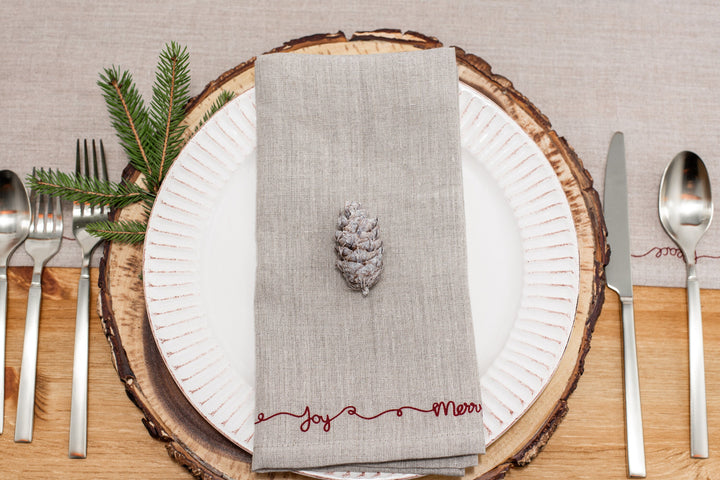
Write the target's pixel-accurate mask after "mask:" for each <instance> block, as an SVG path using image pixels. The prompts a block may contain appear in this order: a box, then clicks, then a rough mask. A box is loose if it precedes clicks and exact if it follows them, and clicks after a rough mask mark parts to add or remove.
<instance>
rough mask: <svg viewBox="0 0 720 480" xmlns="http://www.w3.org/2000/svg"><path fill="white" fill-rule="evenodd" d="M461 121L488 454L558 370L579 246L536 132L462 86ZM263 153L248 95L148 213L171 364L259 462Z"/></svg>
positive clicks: (202, 136)
mask: <svg viewBox="0 0 720 480" xmlns="http://www.w3.org/2000/svg"><path fill="white" fill-rule="evenodd" d="M460 113H461V118H460V123H461V137H462V149H463V177H464V192H465V213H466V221H467V245H468V267H469V283H470V293H471V307H472V312H473V319H474V327H475V342H476V348H477V358H478V363H479V368H480V372H481V375H482V378H481V385H482V392H483V393H482V394H483V412H484V423H485V438H486V441H487V443H488V445H489V444H490V443H492V442H493V441H494V440H496V439H497V438H498V437H499V436H500V435H502V434H503V433H504V432H505V431H507V429H508V428H509V427H510V426H511V425H512V424H513V423H514V422H515V421H516V420H517V419H518V418H520V417H521V416H522V415H523V413H525V411H526V410H527V409H528V407H530V405H531V404H532V403H533V401H534V400H535V399H536V398H537V397H538V395H539V394H540V393H541V392H542V390H543V388H544V387H545V386H546V385H547V383H548V381H549V380H550V378H551V377H552V375H553V373H554V371H555V369H556V368H557V365H558V362H559V360H560V358H561V356H562V354H563V352H564V350H565V346H566V345H567V340H568V337H569V335H570V331H571V330H572V326H573V321H574V317H575V306H576V302H577V294H578V274H579V272H578V270H579V267H578V249H577V238H576V233H575V227H574V224H573V221H572V216H571V213H570V208H569V205H568V202H567V198H566V197H565V195H564V193H563V190H562V188H561V186H560V183H559V181H558V179H557V177H556V175H555V173H554V171H553V169H552V167H551V166H550V164H549V163H548V161H547V159H546V158H545V156H544V155H543V153H542V152H541V151H540V150H539V148H538V147H537V146H536V145H535V144H534V143H533V141H532V140H531V139H530V138H529V137H528V136H527V134H525V132H524V131H523V130H522V129H521V128H520V127H519V126H518V125H517V124H516V123H515V122H514V121H512V119H510V117H508V116H507V115H506V114H505V113H504V112H503V111H502V110H501V109H500V108H499V107H498V106H497V105H496V104H495V103H493V102H492V101H490V100H489V99H487V98H486V97H484V96H483V95H481V94H480V93H478V92H476V91H475V90H473V89H471V88H470V87H468V86H466V85H464V84H462V83H461V84H460ZM255 145H256V136H255V94H254V90H250V91H248V92H246V93H244V94H243V95H241V96H239V97H238V98H237V99H235V100H233V101H232V102H231V103H230V104H229V105H227V106H226V107H225V108H223V109H222V110H221V111H220V112H218V113H217V114H215V115H214V116H213V117H212V118H211V119H210V120H209V121H208V122H207V123H206V124H205V125H204V126H203V128H202V129H201V130H200V131H199V132H198V133H197V134H195V136H194V137H193V138H192V139H191V140H190V142H189V143H188V145H187V146H186V147H185V149H184V150H183V151H182V153H181V154H180V156H179V157H178V158H177V160H176V161H175V163H174V164H173V166H172V168H171V169H170V172H169V173H168V176H167V178H166V180H165V181H164V183H163V185H162V188H161V191H160V193H159V195H158V198H157V200H156V202H155V207H154V208H153V211H152V214H151V216H150V220H149V225H148V232H147V238H146V242H145V261H144V266H143V282H144V286H145V299H146V303H147V311H148V317H149V320H150V324H151V328H152V331H153V334H154V336H155V340H156V343H157V345H158V348H159V350H160V353H161V354H162V357H163V359H164V360H165V363H166V365H167V368H168V369H169V371H170V373H171V374H172V376H173V377H174V379H175V381H176V382H177V384H178V386H179V387H180V389H181V390H182V391H183V392H184V394H185V395H186V396H187V398H188V400H189V401H190V403H191V404H192V405H193V406H194V407H195V408H196V409H197V410H198V412H200V414H202V415H203V416H204V417H205V418H206V419H207V421H208V422H210V424H212V425H213V426H214V427H215V428H216V429H217V430H218V431H220V432H221V433H222V434H223V435H225V436H226V437H227V438H229V439H230V440H231V441H233V442H235V443H236V444H237V445H238V446H240V447H241V448H243V449H245V450H247V451H249V452H252V438H253V430H254V421H255V418H254V384H255V357H254V326H253V323H254V321H253V295H254V289H255V262H256V260H255ZM302 473H305V474H308V475H312V476H318V477H322V478H327V479H340V478H345V479H346V478H348V477H354V476H359V475H361V474H360V473H357V474H356V473H350V472H330V473H327V472H323V473H320V472H302ZM373 476H375V475H373ZM411 477H413V476H412V475H400V474H380V476H379V477H378V478H383V479H401V478H411Z"/></svg>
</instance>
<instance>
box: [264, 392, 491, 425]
mask: <svg viewBox="0 0 720 480" xmlns="http://www.w3.org/2000/svg"><path fill="white" fill-rule="evenodd" d="M403 410H412V411H415V412H420V413H432V414H434V415H435V416H436V417H439V416H440V415H441V414H442V415H444V416H449V415H452V416H453V417H459V416H461V415H465V414H466V413H480V412H481V411H482V406H481V405H480V404H479V403H474V402H462V403H455V402H453V401H452V400H450V401H449V402H435V403H433V405H432V408H429V409H422V408H417V407H410V406H407V405H406V406H404V407H399V408H391V409H389V410H385V411H384V412H380V413H378V414H377V415H372V416H367V417H366V416H365V415H362V414H360V413H358V411H357V408H356V407H355V406H353V405H348V406H347V407H345V408H343V409H342V410H340V412H338V413H337V414H336V415H335V416H332V417H331V416H330V415H325V416H322V415H318V414H313V413H311V412H310V407H309V406H306V407H305V410H303V412H302V413H301V414H299V415H298V414H295V413H290V412H277V413H274V414H272V415H270V416H267V417H266V416H265V414H264V413H259V414H258V417H257V421H256V422H255V424H256V425H257V424H258V423H262V422H267V421H268V420H271V419H273V418H275V417H277V416H279V415H287V416H290V417H295V418H297V419H302V420H303V421H302V422H301V423H300V430H301V431H302V432H307V431H308V430H309V429H310V427H311V426H312V425H313V424H315V425H317V424H322V426H323V431H325V432H329V431H330V424H331V423H332V422H333V420H335V419H336V418H338V417H339V416H341V415H343V414H347V415H352V416H355V417H358V418H360V419H362V420H375V419H376V418H378V417H382V416H383V415H386V414H388V413H394V414H395V415H397V416H398V417H402V416H403Z"/></svg>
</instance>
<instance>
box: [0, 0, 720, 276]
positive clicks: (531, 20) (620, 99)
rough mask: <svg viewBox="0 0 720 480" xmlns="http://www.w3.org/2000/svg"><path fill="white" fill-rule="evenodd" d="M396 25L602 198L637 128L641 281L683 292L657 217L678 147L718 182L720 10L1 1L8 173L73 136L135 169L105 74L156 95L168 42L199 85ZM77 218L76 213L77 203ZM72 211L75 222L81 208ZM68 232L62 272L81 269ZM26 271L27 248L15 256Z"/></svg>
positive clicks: (709, 244)
mask: <svg viewBox="0 0 720 480" xmlns="http://www.w3.org/2000/svg"><path fill="white" fill-rule="evenodd" d="M378 28H399V29H403V30H414V31H418V32H421V33H424V34H427V35H432V36H436V37H437V38H439V39H440V40H441V41H442V42H443V43H444V44H445V45H457V46H461V47H462V48H464V49H465V50H466V51H468V52H472V53H475V54H477V55H479V56H481V57H482V58H484V59H485V60H486V61H488V62H489V63H490V64H491V65H492V67H493V69H494V71H495V72H497V73H500V74H502V75H504V76H506V77H507V78H509V79H511V80H512V81H513V83H514V84H515V86H516V87H517V88H518V89H519V90H520V91H521V92H522V93H523V94H525V95H526V96H527V97H529V98H530V99H531V100H532V101H533V102H534V103H535V104H536V105H537V106H538V107H539V108H540V110H541V111H542V112H543V113H544V114H546V115H547V116H548V117H549V118H550V120H551V121H552V123H553V126H554V127H555V129H556V130H557V131H558V133H559V134H560V135H562V136H564V137H566V138H567V140H568V141H569V143H570V144H571V145H572V146H573V147H574V148H575V150H576V151H577V153H578V155H579V156H580V157H581V158H582V159H583V161H584V162H585V165H586V167H587V168H588V170H589V171H590V173H591V174H592V175H593V177H594V178H595V181H596V185H597V189H598V191H600V192H602V183H603V177H604V169H605V157H606V153H607V147H608V144H609V142H610V137H611V135H612V133H613V132H614V131H616V130H621V131H623V132H625V139H626V149H627V155H628V175H629V176H630V188H631V192H632V193H631V198H630V218H631V222H632V223H633V225H632V227H631V229H632V235H633V238H632V245H631V250H632V254H633V261H634V275H635V282H636V283H640V284H647V285H665V286H670V285H672V286H680V285H684V267H683V263H682V260H681V259H680V258H678V257H677V256H676V255H675V253H676V252H677V250H675V249H674V245H673V243H672V242H671V240H670V239H669V238H668V237H667V236H666V235H665V234H664V232H663V231H662V229H661V227H660V224H659V222H658V220H657V211H656V203H657V188H658V183H659V181H660V175H661V173H662V170H663V168H664V167H665V165H666V163H667V162H668V161H669V160H670V159H671V158H672V157H673V156H674V155H675V154H676V153H677V152H679V151H680V150H685V149H689V150H693V151H695V152H696V153H698V154H699V155H700V156H701V157H702V158H703V159H705V161H706V163H707V166H708V169H709V170H710V175H711V177H712V181H713V183H714V185H720V161H719V160H720V158H719V156H718V154H717V146H718V143H719V141H718V140H719V138H718V137H719V130H720V126H719V125H720V96H718V95H717V94H716V88H717V85H720V63H719V62H718V52H720V34H718V32H720V4H718V3H717V2H714V1H699V0H695V1H689V2H683V3H676V2H657V1H652V0H641V1H636V2H625V1H620V0H614V1H592V2H570V1H566V2H532V1H529V0H523V1H518V2H512V3H508V2H473V1H452V0H442V1H437V2H421V3H418V2H416V1H411V0H404V1H387V0H384V1H377V0H373V1H370V2H363V3H362V4H357V5H350V4H339V3H337V2H330V1H317V2H306V3H297V2H289V1H256V0H254V1H246V2H225V1H220V2H213V3H212V4H202V3H198V2H194V1H187V0H184V1H177V2H171V3H162V4H161V3H156V2H130V3H129V4H126V5H124V6H123V7H122V8H120V7H118V5H117V4H116V3H115V2H107V1H99V2H91V3H88V2H82V1H62V2H56V3H47V2H40V1H27V2H4V3H3V7H2V15H0V45H1V46H2V48H0V65H2V67H1V69H0V72H1V73H0V132H2V133H1V134H0V168H11V169H13V170H15V171H17V172H18V173H19V174H22V175H26V174H27V173H28V172H30V171H31V169H32V167H33V166H45V167H53V168H60V169H64V170H71V169H72V168H73V165H74V155H75V152H74V149H75V139H76V138H78V137H79V138H85V137H88V138H103V139H104V140H105V144H106V147H107V151H108V157H109V160H110V163H111V165H110V167H111V168H110V173H111V175H112V177H113V178H115V179H118V178H119V175H120V172H121V170H122V168H123V167H124V166H125V164H126V163H127V160H126V159H125V158H124V156H123V154H122V152H121V149H120V147H119V145H118V144H117V142H116V141H115V139H114V133H113V131H112V129H111V127H110V122H109V120H108V117H107V114H106V112H105V106H104V104H103V100H102V97H101V95H100V90H99V88H98V87H97V86H96V81H97V78H98V73H99V72H100V71H101V69H102V68H103V67H106V66H110V65H113V64H117V65H120V66H121V67H122V68H125V69H130V70H131V71H132V72H133V74H134V77H135V80H136V81H137V83H138V86H139V88H140V90H141V91H142V92H143V93H144V94H145V95H146V97H147V99H148V101H149V97H150V94H151V85H152V81H153V76H154V70H155V64H156V62H157V56H158V53H159V52H160V50H161V49H162V47H163V45H164V43H165V42H168V41H170V40H176V41H178V42H180V43H182V44H185V45H187V46H188V48H189V51H190V55H191V59H190V61H191V68H192V86H191V91H192V93H193V94H197V93H199V92H200V91H201V90H202V88H203V86H204V85H205V84H206V83H207V82H209V81H211V80H213V79H215V78H216V77H217V76H218V75H219V74H220V73H222V72H224V71H225V70H227V69H229V68H231V67H233V66H235V65H237V64H238V63H240V62H242V61H244V60H246V59H248V58H250V57H252V56H255V55H258V54H261V53H263V52H265V51H268V50H270V49H271V48H274V47H276V46H279V45H281V44H282V43H283V42H284V41H286V40H289V39H292V38H297V37H302V36H305V35H310V34H314V33H325V32H336V31H338V30H343V31H345V32H346V33H348V34H351V33H352V32H354V31H358V30H374V29H378ZM68 213H69V212H68ZM68 218H69V215H68ZM67 225H68V227H67V228H68V230H67V237H68V239H66V241H65V242H64V244H63V248H62V250H61V252H60V253H59V254H58V255H57V256H56V257H55V258H54V259H53V260H52V261H51V265H62V266H72V265H79V263H80V253H79V249H78V248H77V246H76V244H75V242H74V241H71V240H70V238H71V234H70V229H69V225H70V222H69V221H68V222H67ZM698 254H699V255H700V256H701V258H700V259H699V261H698V271H699V275H700V279H701V285H702V286H703V287H712V288H720V268H719V267H720V226H718V224H717V222H716V223H715V224H714V225H713V226H711V228H710V231H709V232H708V234H707V236H706V237H705V238H704V239H703V241H702V242H701V243H700V245H699V249H698ZM21 264H22V265H28V264H30V259H29V257H28V256H27V255H26V254H25V252H24V251H23V249H19V250H18V252H17V253H16V254H15V256H14V257H13V259H12V262H11V265H21Z"/></svg>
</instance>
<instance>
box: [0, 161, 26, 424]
mask: <svg viewBox="0 0 720 480" xmlns="http://www.w3.org/2000/svg"><path fill="white" fill-rule="evenodd" d="M29 228H30V200H29V199H28V195H27V191H26V190H25V186H24V185H23V184H22V182H21V181H20V179H19V178H18V176H17V175H16V174H15V173H13V172H11V171H10V170H2V171H0V434H1V433H2V432H3V421H2V419H3V417H4V410H5V405H4V401H5V391H4V387H5V320H6V317H7V261H8V258H10V255H12V253H13V252H14V251H15V249H16V248H17V247H18V246H19V245H20V244H21V243H22V242H23V241H24V240H25V237H27V235H28V230H29Z"/></svg>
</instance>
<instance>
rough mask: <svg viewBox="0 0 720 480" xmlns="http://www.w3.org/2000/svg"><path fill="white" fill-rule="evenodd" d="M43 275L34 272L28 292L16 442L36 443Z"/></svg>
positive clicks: (39, 271)
mask: <svg viewBox="0 0 720 480" xmlns="http://www.w3.org/2000/svg"><path fill="white" fill-rule="evenodd" d="M41 274H42V266H40V268H38V267H37V265H36V266H35V268H34V269H33V276H32V282H31V284H30V291H29V292H28V303H27V315H26V317H25V340H24V341H23V354H22V364H21V365H20V387H19V389H18V406H17V417H16V419H15V441H16V442H32V436H33V420H34V419H33V416H34V410H35V374H36V371H37V370H36V369H37V352H38V330H39V327H40V303H41V300H42V285H41V283H40V281H41Z"/></svg>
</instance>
